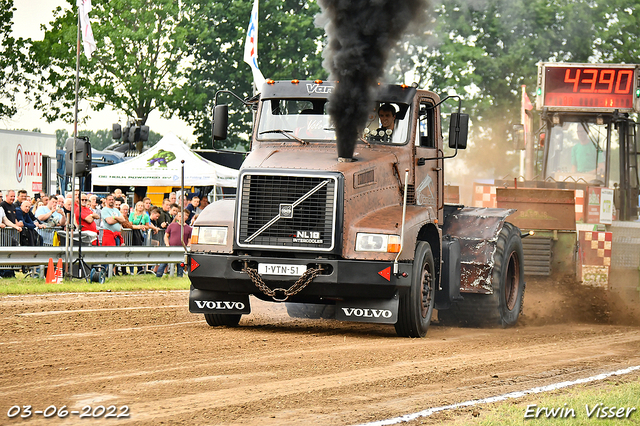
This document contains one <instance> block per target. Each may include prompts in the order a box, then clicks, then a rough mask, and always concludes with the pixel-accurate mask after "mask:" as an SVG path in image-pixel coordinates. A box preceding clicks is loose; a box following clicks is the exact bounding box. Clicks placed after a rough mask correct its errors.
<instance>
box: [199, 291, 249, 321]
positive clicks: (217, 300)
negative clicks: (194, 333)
mask: <svg viewBox="0 0 640 426" xmlns="http://www.w3.org/2000/svg"><path fill="white" fill-rule="evenodd" d="M189 312H191V313H192V314H222V315H230V314H250V313H251V305H250V304H249V295H248V294H229V293H218V292H214V291H206V290H198V289H197V288H191V291H190V292H189Z"/></svg>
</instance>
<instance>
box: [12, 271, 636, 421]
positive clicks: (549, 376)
mask: <svg viewBox="0 0 640 426" xmlns="http://www.w3.org/2000/svg"><path fill="white" fill-rule="evenodd" d="M634 286H635V285H634ZM623 290H624V291H623V292H622V293H624V294H622V297H619V296H618V295H616V294H615V293H610V294H607V295H604V296H603V293H602V292H599V291H589V290H585V291H584V292H583V293H579V294H580V297H576V292H577V291H581V290H580V289H576V288H575V287H574V286H572V285H569V284H567V283H558V282H543V281H536V280H531V279H530V280H529V288H528V289H527V295H526V297H525V316H524V317H523V319H522V321H521V324H520V325H519V326H518V327H516V328H512V329H473V328H450V327H444V326H439V325H438V324H437V323H436V324H432V327H431V328H430V329H429V333H428V336H427V338H425V339H413V340H412V339H403V338H398V337H396V336H395V331H394V329H393V327H389V326H376V325H366V324H352V323H338V322H335V321H311V320H298V319H292V318H289V317H288V316H287V315H286V311H285V309H284V307H283V306H281V305H275V304H267V303H264V302H259V301H257V302H256V303H254V304H253V310H254V312H253V313H252V314H251V315H250V316H248V317H245V318H243V319H242V321H241V327H239V328H236V329H227V328H222V327H216V328H211V327H209V326H207V324H206V323H205V322H204V320H203V318H202V316H201V315H193V314H190V313H189V312H188V311H187V292H186V291H175V292H149V293H101V294H56V295H48V296H17V297H1V298H0V312H1V315H0V324H1V326H0V333H2V334H1V336H2V337H1V338H0V354H1V359H2V361H1V362H2V364H1V370H0V371H1V374H0V410H1V411H0V419H1V420H0V424H43V425H44V424H46V425H53V424H83V425H86V424H113V423H116V422H117V423H118V424H122V423H126V424H139V425H156V424H171V425H174V424H183V425H200V424H232V425H241V424H242V425H246V424H251V425H289V424H296V425H302V424H304V425H316V424H317V425H347V424H357V423H363V422H369V421H374V420H381V419H386V418H390V417H395V416H399V415H402V414H406V413H412V412H416V411H420V410H424V409H426V408H430V407H437V406H441V405H445V404H450V403H456V402H462V401H466V400H469V399H475V398H484V397H488V396H492V395H500V394H503V393H506V392H512V391H517V390H524V389H529V388H532V387H535V386H541V385H545V384H550V383H554V382H557V381H561V380H571V379H575V378H581V377H587V376H590V375H593V374H597V373H601V372H605V371H612V370H616V369H621V368H626V367H629V366H635V365H640V321H638V315H637V309H636V307H640V304H639V303H638V301H637V291H635V287H634V288H633V289H631V290H630V286H627V287H626V288H624V289H623ZM634 297H635V298H636V299H635V300H634ZM622 300H625V301H626V302H627V306H625V307H624V308H622V307H621V306H622V305H621V301H622ZM252 301H254V300H253V299H252ZM637 376H638V375H637V374H636V375H635V377H637ZM13 405H20V406H22V405H31V406H32V407H33V408H32V410H34V411H35V410H44V409H45V408H47V407H48V406H50V405H55V406H57V407H61V406H63V405H66V406H67V409H69V410H81V409H82V407H83V406H85V405H91V406H92V407H96V406H98V405H104V406H109V405H114V406H116V408H117V409H118V412H117V413H120V411H119V410H120V407H122V406H123V405H127V406H128V407H129V409H130V411H129V413H130V418H129V420H125V421H124V422H123V421H114V420H113V419H105V418H100V419H93V420H92V419H81V418H79V416H78V415H69V416H68V417H67V418H66V419H64V420H62V419H45V418H43V415H33V416H31V418H29V419H27V420H23V419H20V418H19V417H18V418H14V419H12V420H10V419H9V418H8V416H7V412H8V410H9V408H10V407H11V406H13ZM639 408H640V407H639ZM471 411H472V410H470V409H469V410H459V411H457V412H455V413H444V414H439V415H437V416H434V417H432V418H428V419H422V420H421V421H422V422H425V423H433V424H436V423H442V422H443V420H446V419H450V420H453V419H458V420H460V419H462V420H464V418H465V416H471ZM413 424H415V423H413Z"/></svg>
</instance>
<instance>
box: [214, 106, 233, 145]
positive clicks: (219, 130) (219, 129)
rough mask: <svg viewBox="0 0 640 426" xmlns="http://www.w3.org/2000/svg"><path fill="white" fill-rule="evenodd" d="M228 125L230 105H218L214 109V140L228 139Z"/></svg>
mask: <svg viewBox="0 0 640 426" xmlns="http://www.w3.org/2000/svg"><path fill="white" fill-rule="evenodd" d="M228 126H229V107H228V106H227V105H216V107H215V108H214V110H213V140H214V141H221V140H224V139H226V138H227V127H228Z"/></svg>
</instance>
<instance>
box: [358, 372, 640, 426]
mask: <svg viewBox="0 0 640 426" xmlns="http://www.w3.org/2000/svg"><path fill="white" fill-rule="evenodd" d="M637 370H640V365H636V366H634V367H629V368H625V369H622V370H616V371H611V372H609V373H602V374H598V375H596V376H591V377H586V378H584V379H578V380H572V381H566V382H559V383H553V384H551V385H547V386H541V387H537V388H531V389H527V390H523V391H517V392H510V393H505V394H503V395H498V396H492V397H489V398H483V399H474V400H471V401H465V402H459V403H457V404H451V405H443V406H442V407H434V408H429V409H427V410H423V411H418V412H417V413H412V414H405V415H404V416H400V417H394V418H392V419H387V420H378V421H376V422H371V423H362V424H360V425H359V426H386V425H395V424H398V423H405V422H410V421H412V420H415V419H417V418H420V417H428V416H430V415H432V414H435V413H439V412H440V411H447V410H455V409H457V408H463V407H472V406H474V405H480V404H491V403H493V402H500V401H505V400H507V399H513V398H521V397H523V396H526V395H531V394H536V393H542V392H549V391H554V390H558V389H562V388H566V387H570V386H574V385H580V384H583V383H590V382H595V381H598V380H604V379H606V378H607V377H611V376H621V375H624V374H629V373H631V372H634V371H637Z"/></svg>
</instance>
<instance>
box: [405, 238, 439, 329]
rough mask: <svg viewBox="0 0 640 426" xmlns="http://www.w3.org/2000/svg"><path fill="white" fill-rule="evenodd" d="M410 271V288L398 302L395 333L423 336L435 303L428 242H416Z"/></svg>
mask: <svg viewBox="0 0 640 426" xmlns="http://www.w3.org/2000/svg"><path fill="white" fill-rule="evenodd" d="M412 272H413V273H412V278H411V288H410V289H409V291H408V292H407V294H405V295H403V296H402V297H401V298H400V301H399V304H398V322H396V324H395V327H396V333H398V336H401V337H424V336H425V335H426V334H427V329H428V328H429V324H430V322H431V315H432V314H433V305H434V303H435V273H434V262H433V253H431V246H430V245H429V243H427V242H425V241H420V242H419V243H418V245H417V247H416V254H415V258H414V263H413V271H412Z"/></svg>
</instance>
